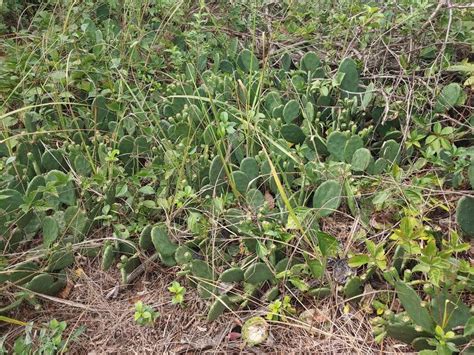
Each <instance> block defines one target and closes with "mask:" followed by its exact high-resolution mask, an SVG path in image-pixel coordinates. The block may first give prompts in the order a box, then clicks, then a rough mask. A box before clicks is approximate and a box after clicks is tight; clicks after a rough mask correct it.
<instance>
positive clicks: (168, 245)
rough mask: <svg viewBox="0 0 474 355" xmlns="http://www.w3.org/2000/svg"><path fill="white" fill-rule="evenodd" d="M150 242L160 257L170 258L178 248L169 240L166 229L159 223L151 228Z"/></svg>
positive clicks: (164, 225)
mask: <svg viewBox="0 0 474 355" xmlns="http://www.w3.org/2000/svg"><path fill="white" fill-rule="evenodd" d="M151 241H152V243H153V245H154V246H155V249H156V251H157V252H158V253H160V255H161V256H172V255H174V253H175V251H176V249H177V248H178V246H177V245H176V244H175V243H173V242H172V241H171V240H170V238H169V236H168V228H167V227H166V224H164V223H159V224H157V225H155V226H154V227H153V228H152V230H151Z"/></svg>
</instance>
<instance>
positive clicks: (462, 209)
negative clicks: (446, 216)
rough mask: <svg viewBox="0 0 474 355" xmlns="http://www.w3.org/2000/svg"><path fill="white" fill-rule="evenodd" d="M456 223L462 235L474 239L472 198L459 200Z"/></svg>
mask: <svg viewBox="0 0 474 355" xmlns="http://www.w3.org/2000/svg"><path fill="white" fill-rule="evenodd" d="M456 222H457V224H458V225H459V227H461V230H462V231H463V232H464V233H466V234H467V235H469V236H471V237H474V197H470V196H463V197H461V198H460V199H459V201H458V204H457V207H456Z"/></svg>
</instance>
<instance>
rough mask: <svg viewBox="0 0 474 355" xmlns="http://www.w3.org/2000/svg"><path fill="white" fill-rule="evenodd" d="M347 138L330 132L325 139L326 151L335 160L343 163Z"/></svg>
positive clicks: (338, 133)
mask: <svg viewBox="0 0 474 355" xmlns="http://www.w3.org/2000/svg"><path fill="white" fill-rule="evenodd" d="M346 142H347V137H346V135H345V134H344V133H342V132H339V131H335V132H332V133H331V134H330V135H329V136H328V139H327V149H328V152H329V153H331V154H332V155H333V156H334V157H335V158H336V159H337V160H339V161H344V149H345V146H346Z"/></svg>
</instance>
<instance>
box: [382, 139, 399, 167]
mask: <svg viewBox="0 0 474 355" xmlns="http://www.w3.org/2000/svg"><path fill="white" fill-rule="evenodd" d="M380 156H381V157H382V158H384V159H386V160H388V161H389V162H390V163H398V162H399V161H400V144H399V143H397V142H395V141H394V140H393V139H389V140H388V141H385V142H384V143H383V145H382V148H381V149H380Z"/></svg>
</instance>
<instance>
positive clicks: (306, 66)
mask: <svg viewBox="0 0 474 355" xmlns="http://www.w3.org/2000/svg"><path fill="white" fill-rule="evenodd" d="M300 67H301V70H304V71H307V72H315V71H316V70H318V69H319V68H320V67H321V60H320V59H319V57H318V56H317V55H316V53H314V52H308V53H306V54H305V55H304V56H303V58H301V64H300Z"/></svg>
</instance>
